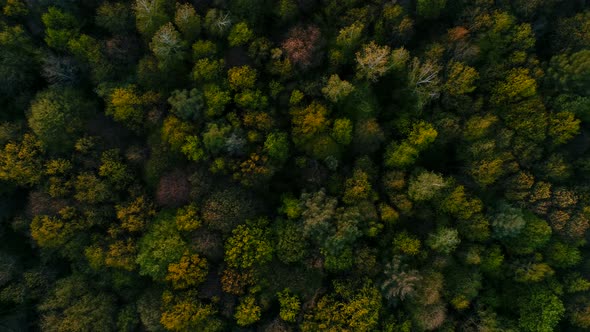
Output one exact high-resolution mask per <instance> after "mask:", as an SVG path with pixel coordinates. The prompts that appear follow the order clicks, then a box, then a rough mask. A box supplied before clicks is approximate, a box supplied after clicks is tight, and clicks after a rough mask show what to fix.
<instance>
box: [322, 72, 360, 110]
mask: <svg viewBox="0 0 590 332" xmlns="http://www.w3.org/2000/svg"><path fill="white" fill-rule="evenodd" d="M353 91H354V86H353V85H352V84H350V83H349V82H348V81H344V80H341V79H340V76H338V74H334V75H331V76H330V78H329V79H328V83H327V84H326V86H325V87H323V88H322V93H323V94H324V96H326V98H328V99H329V100H330V101H331V102H333V103H337V102H338V101H340V100H342V99H344V98H346V97H347V96H348V95H350V94H351V93H352V92H353Z"/></svg>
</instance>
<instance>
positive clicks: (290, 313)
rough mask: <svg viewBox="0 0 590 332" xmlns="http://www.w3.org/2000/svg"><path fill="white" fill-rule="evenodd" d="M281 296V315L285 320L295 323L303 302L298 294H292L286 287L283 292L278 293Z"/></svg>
mask: <svg viewBox="0 0 590 332" xmlns="http://www.w3.org/2000/svg"><path fill="white" fill-rule="evenodd" d="M277 296H278V298H279V304H280V306H281V311H280V313H279V317H281V319H282V320H284V321H285V322H290V323H294V322H295V319H296V318H297V314H298V313H299V310H300V309H301V302H300V301H299V297H297V295H294V294H291V291H290V290H289V289H288V288H285V289H284V290H283V291H282V292H279V293H277Z"/></svg>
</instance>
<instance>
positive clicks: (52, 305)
mask: <svg viewBox="0 0 590 332" xmlns="http://www.w3.org/2000/svg"><path fill="white" fill-rule="evenodd" d="M88 285H89V281H88V280H85V279H83V277H81V276H77V275H72V276H70V277H67V278H64V279H60V280H58V281H57V282H56V284H55V286H54V287H53V289H52V290H51V291H50V292H49V295H48V296H47V298H45V299H44V301H43V302H42V303H41V304H40V305H39V310H40V312H41V313H42V318H41V323H40V325H41V328H42V329H43V330H44V331H51V332H62V331H87V330H88V328H89V326H92V328H93V329H99V330H101V331H111V330H113V329H114V328H115V322H114V319H113V318H114V316H115V308H116V305H115V299H114V298H113V297H112V296H111V295H109V294H108V293H104V292H100V293H97V292H94V291H93V290H92V288H90V287H88Z"/></svg>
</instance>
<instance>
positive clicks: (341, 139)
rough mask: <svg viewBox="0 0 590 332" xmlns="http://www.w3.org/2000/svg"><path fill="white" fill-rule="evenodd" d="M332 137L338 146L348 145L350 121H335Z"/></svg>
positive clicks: (350, 134) (350, 136) (350, 129)
mask: <svg viewBox="0 0 590 332" xmlns="http://www.w3.org/2000/svg"><path fill="white" fill-rule="evenodd" d="M332 137H333V138H334V140H335V141H336V142H337V143H338V144H342V145H348V144H350V142H352V121H350V120H349V119H346V118H343V119H336V120H335V121H334V125H333V127H332Z"/></svg>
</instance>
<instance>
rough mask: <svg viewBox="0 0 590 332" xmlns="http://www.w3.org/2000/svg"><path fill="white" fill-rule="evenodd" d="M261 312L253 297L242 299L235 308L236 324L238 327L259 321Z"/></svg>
mask: <svg viewBox="0 0 590 332" xmlns="http://www.w3.org/2000/svg"><path fill="white" fill-rule="evenodd" d="M261 315H262V310H261V308H260V306H258V305H257V304H256V299H255V298H254V297H253V296H251V295H250V296H246V297H243V298H242V300H241V301H240V304H238V307H237V308H236V314H235V315H234V317H235V318H236V323H238V325H240V326H247V325H252V324H254V323H256V322H257V321H259V320H260V316H261Z"/></svg>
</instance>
